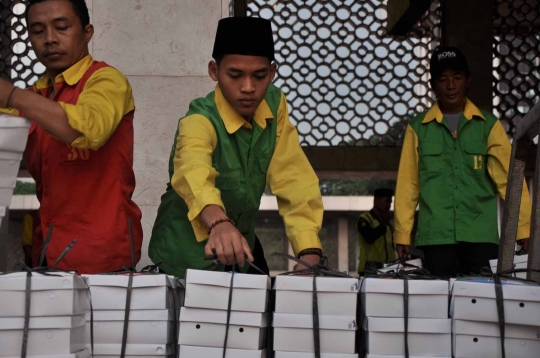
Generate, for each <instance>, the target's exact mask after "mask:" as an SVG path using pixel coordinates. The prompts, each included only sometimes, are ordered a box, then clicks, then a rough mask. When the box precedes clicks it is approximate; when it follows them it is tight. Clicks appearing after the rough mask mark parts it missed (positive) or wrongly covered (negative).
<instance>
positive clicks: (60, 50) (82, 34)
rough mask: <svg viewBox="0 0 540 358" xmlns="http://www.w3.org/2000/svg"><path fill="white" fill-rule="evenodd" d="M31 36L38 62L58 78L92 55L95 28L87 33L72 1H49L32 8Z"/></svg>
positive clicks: (91, 27)
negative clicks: (89, 50) (89, 48)
mask: <svg viewBox="0 0 540 358" xmlns="http://www.w3.org/2000/svg"><path fill="white" fill-rule="evenodd" d="M28 33H29V35H28V36H29V39H30V42H31V43H32V47H33V48H34V51H35V52H36V56H37V58H38V60H39V61H40V62H41V63H42V64H43V66H45V68H47V71H49V72H50V73H52V74H55V75H56V74H59V73H62V72H64V71H65V70H67V69H68V68H70V67H71V66H73V65H74V64H76V63H77V62H79V61H80V60H81V59H83V58H84V57H85V56H87V55H88V43H89V42H90V40H91V39H92V35H93V34H94V28H93V26H92V25H87V26H86V27H85V28H84V29H83V27H82V25H81V21H80V19H79V17H78V16H77V14H76V13H75V11H74V10H73V6H72V5H71V2H70V1H68V0H47V1H44V2H40V3H37V4H35V5H33V6H32V7H31V8H30V10H29V12H28Z"/></svg>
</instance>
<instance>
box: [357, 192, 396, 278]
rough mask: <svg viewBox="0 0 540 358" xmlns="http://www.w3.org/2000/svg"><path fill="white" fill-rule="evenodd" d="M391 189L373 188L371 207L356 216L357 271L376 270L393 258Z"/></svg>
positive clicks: (392, 194) (392, 193)
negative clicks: (358, 235)
mask: <svg viewBox="0 0 540 358" xmlns="http://www.w3.org/2000/svg"><path fill="white" fill-rule="evenodd" d="M393 196H394V192H393V191H392V189H385V188H380V189H377V190H375V193H374V197H375V198H374V200H373V209H371V211H368V212H367V213H363V214H362V215H360V217H359V218H358V222H357V223H356V228H357V230H358V233H359V234H360V255H359V258H358V273H360V274H362V273H364V272H365V271H376V270H378V269H381V268H383V266H384V264H385V263H389V262H392V261H394V260H395V253H394V245H393V237H392V236H393V228H392V224H391V221H392V220H391V211H390V207H391V206H392V197H393Z"/></svg>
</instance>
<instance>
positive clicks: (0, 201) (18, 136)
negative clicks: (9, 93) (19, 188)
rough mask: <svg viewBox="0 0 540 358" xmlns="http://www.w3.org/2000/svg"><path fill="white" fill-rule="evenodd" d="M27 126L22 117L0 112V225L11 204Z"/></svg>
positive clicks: (26, 121) (26, 136)
mask: <svg viewBox="0 0 540 358" xmlns="http://www.w3.org/2000/svg"><path fill="white" fill-rule="evenodd" d="M29 127H30V122H29V121H28V120H26V119H24V118H20V117H15V116H10V115H6V114H0V226H1V225H2V219H3V218H4V216H5V215H6V207H8V206H10V205H11V196H12V195H13V189H14V188H15V185H16V183H17V174H18V173H19V166H20V163H21V159H22V156H23V152H24V148H25V147H26V140H27V138H28V128H29Z"/></svg>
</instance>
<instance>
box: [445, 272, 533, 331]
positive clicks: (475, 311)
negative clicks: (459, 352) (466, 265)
mask: <svg viewBox="0 0 540 358" xmlns="http://www.w3.org/2000/svg"><path fill="white" fill-rule="evenodd" d="M502 284H503V285H502V288H503V296H504V316H505V322H506V323H508V324H518V325H529V326H538V325H540V285H538V284H534V283H531V282H524V281H518V280H503V281H502ZM451 312H452V317H453V318H454V319H458V320H467V321H479V322H499V316H498V313H497V302H496V299H495V285H494V283H493V279H492V278H484V277H475V278H461V279H459V280H457V281H456V282H455V284H454V290H453V297H452V309H451Z"/></svg>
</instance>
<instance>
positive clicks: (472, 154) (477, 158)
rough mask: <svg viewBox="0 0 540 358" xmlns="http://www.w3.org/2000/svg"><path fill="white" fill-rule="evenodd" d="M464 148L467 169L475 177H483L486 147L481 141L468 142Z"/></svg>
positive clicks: (485, 166) (485, 163) (485, 165)
mask: <svg viewBox="0 0 540 358" xmlns="http://www.w3.org/2000/svg"><path fill="white" fill-rule="evenodd" d="M464 147H465V153H466V154H465V158H464V160H465V163H466V166H467V168H468V169H469V170H470V171H472V172H473V173H474V174H476V175H483V174H484V173H485V172H486V168H487V161H486V153H487V145H486V144H485V143H484V142H483V141H468V142H465V145H464Z"/></svg>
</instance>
